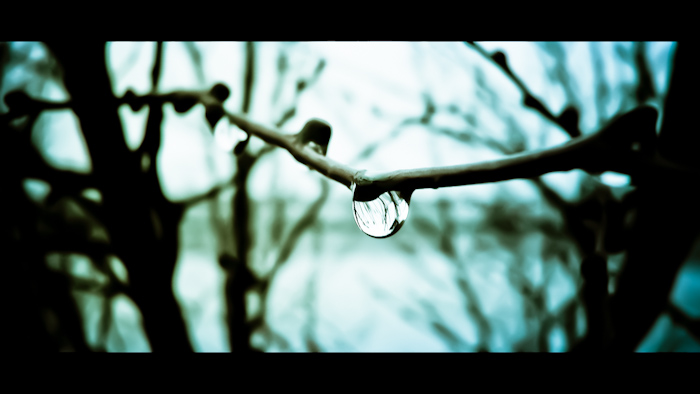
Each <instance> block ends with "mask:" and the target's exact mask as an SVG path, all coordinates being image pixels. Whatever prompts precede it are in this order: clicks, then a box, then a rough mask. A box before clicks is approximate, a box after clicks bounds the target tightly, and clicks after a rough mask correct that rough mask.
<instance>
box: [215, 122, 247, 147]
mask: <svg viewBox="0 0 700 394" xmlns="http://www.w3.org/2000/svg"><path fill="white" fill-rule="evenodd" d="M245 138H246V133H245V131H243V130H241V129H240V128H239V127H238V126H236V125H235V124H231V122H229V120H228V118H227V117H223V118H221V120H219V121H218V122H217V123H216V127H214V141H216V145H217V146H218V147H219V148H221V149H223V150H224V151H226V152H231V151H232V150H233V147H234V146H235V145H236V144H237V143H238V142H239V141H243V140H244V139H245Z"/></svg>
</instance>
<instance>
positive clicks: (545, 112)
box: [466, 41, 581, 138]
mask: <svg viewBox="0 0 700 394" xmlns="http://www.w3.org/2000/svg"><path fill="white" fill-rule="evenodd" d="M466 44H467V45H469V46H470V47H472V48H474V49H475V50H476V51H477V52H479V53H480V54H481V55H483V56H484V57H485V58H487V59H489V60H491V61H492V62H493V63H494V64H495V65H497V66H498V67H499V68H500V69H501V70H502V71H503V73H504V74H506V76H508V78H510V80H511V81H513V83H515V85H516V86H517V87H518V89H520V91H521V92H522V94H523V99H524V103H525V105H526V106H528V107H530V108H532V109H534V110H536V111H537V112H539V113H540V114H542V116H544V117H545V118H547V119H548V120H549V121H551V122H552V123H554V124H555V125H557V126H559V127H560V128H561V129H562V130H564V131H565V132H566V133H567V134H569V136H571V137H572V138H576V137H578V136H580V135H581V132H580V131H579V130H578V128H571V127H567V125H565V124H564V123H563V122H562V120H561V119H560V118H558V117H556V116H554V115H553V114H552V112H551V111H550V110H549V109H547V107H546V106H545V105H544V104H543V103H542V101H540V100H539V99H537V98H536V97H535V96H534V95H533V94H532V93H531V92H530V90H528V88H527V87H526V86H525V84H524V83H523V81H521V80H520V78H518V76H517V75H515V74H513V72H512V71H511V70H510V68H509V67H508V64H507V62H506V58H505V55H503V53H501V52H496V53H495V54H493V55H491V54H489V53H488V52H486V50H485V49H484V48H483V47H482V46H481V45H479V44H477V43H475V42H474V41H467V42H466Z"/></svg>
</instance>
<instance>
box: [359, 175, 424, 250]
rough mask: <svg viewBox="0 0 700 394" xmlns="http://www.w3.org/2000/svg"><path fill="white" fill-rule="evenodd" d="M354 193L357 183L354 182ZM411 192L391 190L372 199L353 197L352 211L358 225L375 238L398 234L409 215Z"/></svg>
mask: <svg viewBox="0 0 700 394" xmlns="http://www.w3.org/2000/svg"><path fill="white" fill-rule="evenodd" d="M351 189H352V192H353V195H354V193H355V184H354V183H353V184H352V187H351ZM409 201H410V193H409V194H406V193H403V192H400V191H393V190H392V191H389V192H385V193H382V194H381V195H380V196H379V197H377V198H376V199H374V200H372V201H356V200H355V199H354V198H353V201H352V212H353V215H354V216H355V223H357V227H359V228H360V230H362V232H364V233H365V234H367V235H369V236H370V237H374V238H386V237H390V236H392V235H394V234H396V233H397V232H398V231H399V230H400V229H401V226H403V223H404V222H405V221H406V218H407V217H408V204H409Z"/></svg>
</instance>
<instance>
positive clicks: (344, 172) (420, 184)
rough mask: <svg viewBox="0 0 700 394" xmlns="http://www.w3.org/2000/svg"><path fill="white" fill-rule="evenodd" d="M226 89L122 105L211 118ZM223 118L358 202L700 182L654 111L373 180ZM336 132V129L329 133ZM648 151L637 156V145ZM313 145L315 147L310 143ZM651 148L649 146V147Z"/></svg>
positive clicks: (302, 144)
mask: <svg viewBox="0 0 700 394" xmlns="http://www.w3.org/2000/svg"><path fill="white" fill-rule="evenodd" d="M221 89H225V90H228V89H227V88H226V87H223V85H220V84H217V85H215V86H214V87H213V88H212V89H211V90H209V91H194V92H192V91H179V92H173V93H168V94H162V95H148V96H143V97H138V96H136V95H134V94H133V93H132V92H127V93H126V94H125V95H124V97H122V98H121V99H118V101H121V102H126V103H128V104H129V105H131V106H132V107H135V109H137V108H138V107H140V106H141V105H144V104H147V103H148V104H151V103H155V102H158V101H161V102H164V101H169V102H173V103H174V105H175V109H176V110H177V111H178V112H185V111H188V110H189V109H190V108H191V107H192V106H194V105H195V104H196V103H198V102H199V103H202V104H203V105H204V106H205V108H206V109H207V112H215V111H221V112H223V106H222V100H221V99H220V98H219V97H217V90H221ZM223 116H226V117H228V119H229V121H230V122H231V123H233V124H235V125H237V126H238V127H240V128H241V129H242V130H243V131H245V132H246V133H248V134H252V135H255V136H256V137H258V138H260V139H262V140H263V141H265V142H267V143H269V144H271V145H274V146H278V147H280V148H283V149H285V150H287V151H288V152H289V153H290V154H291V155H292V156H293V157H294V158H295V159H296V160H297V161H298V162H300V163H302V164H306V165H307V166H309V167H310V168H312V169H314V170H316V171H318V172H320V173H321V174H323V175H324V176H326V177H328V178H331V179H333V180H335V181H336V182H339V183H341V184H343V185H345V186H346V187H348V188H351V187H352V185H353V184H355V185H356V188H355V192H354V198H355V199H356V200H358V201H370V200H373V199H375V198H377V197H378V196H379V195H381V194H382V193H384V192H387V191H391V190H404V191H406V192H412V191H414V190H416V189H427V188H432V189H436V188H439V187H449V186H462V185H471V184H478V183H490V182H500V181H505V180H510V179H519V178H525V179H527V178H534V177H538V176H540V175H544V174H547V173H550V172H557V171H569V170H573V169H577V168H579V169H582V170H585V171H588V172H594V173H595V172H603V171H616V172H620V173H624V174H628V175H632V176H633V177H637V176H640V177H642V178H643V177H645V176H646V175H647V174H648V173H650V172H652V171H662V172H667V173H669V174H674V173H675V174H683V175H684V176H693V177H697V176H698V174H699V173H700V170H699V169H696V168H688V167H683V166H679V165H676V164H673V163H671V162H669V161H667V160H665V159H664V158H663V157H661V156H660V155H659V154H658V153H657V152H656V150H655V147H654V146H653V143H654V142H655V141H654V138H655V134H656V132H655V127H656V118H657V116H658V113H657V111H656V109H654V108H653V107H648V106H642V107H639V108H636V109H634V110H632V111H630V112H628V113H626V114H624V115H622V116H619V117H617V118H615V119H613V120H612V121H611V122H610V123H609V124H608V125H607V126H606V127H604V128H603V129H601V130H599V131H597V132H595V133H592V134H588V135H585V136H581V137H577V138H575V139H573V140H571V141H569V142H567V143H565V144H563V145H559V146H555V147H551V148H546V149H540V150H534V151H530V152H523V153H519V154H514V155H510V156H508V157H506V158H503V159H499V160H493V161H487V162H481V163H473V164H464V165H458V166H450V167H435V168H418V169H409V170H399V171H393V172H388V173H382V174H372V175H370V174H367V173H366V172H365V171H360V170H357V169H354V168H352V167H350V166H347V165H345V164H342V163H338V162H336V161H334V160H332V159H329V158H328V157H326V156H325V155H323V154H322V152H319V149H318V147H317V146H315V145H317V144H315V143H314V141H309V140H308V139H307V138H301V137H303V136H302V134H303V132H304V131H305V130H306V128H307V126H308V125H310V124H311V123H312V122H315V123H316V124H318V123H321V122H319V121H318V120H311V121H309V123H307V126H305V128H304V130H302V133H299V134H286V133H283V132H281V131H279V130H277V129H274V128H270V127H267V126H264V125H261V124H258V123H255V122H253V121H251V120H250V119H248V118H247V117H246V116H244V115H239V114H233V113H228V112H223ZM329 128H330V127H329ZM640 141H641V144H642V145H643V146H642V147H641V148H640V149H639V150H634V149H633V148H632V145H633V143H634V142H640ZM309 142H311V143H309ZM647 144H649V146H647Z"/></svg>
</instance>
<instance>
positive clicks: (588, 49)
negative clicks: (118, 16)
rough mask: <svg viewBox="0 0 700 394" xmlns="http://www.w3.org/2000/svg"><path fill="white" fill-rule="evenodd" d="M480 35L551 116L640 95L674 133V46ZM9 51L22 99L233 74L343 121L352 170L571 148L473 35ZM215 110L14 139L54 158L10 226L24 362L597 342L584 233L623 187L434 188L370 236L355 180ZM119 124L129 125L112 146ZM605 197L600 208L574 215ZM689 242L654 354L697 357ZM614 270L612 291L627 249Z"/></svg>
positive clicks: (268, 113) (300, 115)
mask: <svg viewBox="0 0 700 394" xmlns="http://www.w3.org/2000/svg"><path fill="white" fill-rule="evenodd" d="M476 45H477V46H478V48H482V49H483V50H484V51H485V53H495V52H500V53H502V54H503V55H505V58H507V64H508V67H509V68H510V70H511V71H512V73H513V74H514V75H516V76H517V78H519V79H520V80H521V81H522V83H523V85H524V86H526V87H527V89H529V91H530V92H531V93H532V94H533V95H534V96H535V97H537V98H538V99H539V100H540V101H541V102H542V103H543V104H544V105H545V106H546V107H547V108H548V109H549V110H550V111H551V112H552V113H553V114H560V113H562V112H564V111H565V109H567V108H573V109H575V112H576V114H577V116H578V119H577V126H578V128H579V129H580V132H581V133H583V134H588V133H592V132H594V131H596V130H599V129H600V128H601V127H602V126H603V125H605V124H606V123H607V122H608V121H610V120H611V119H612V118H613V117H614V116H616V115H618V114H620V113H624V112H626V111H629V110H631V109H633V108H635V107H637V106H639V105H640V104H649V105H652V106H654V107H656V108H657V109H658V110H659V111H660V119H659V122H658V125H659V127H660V125H661V124H662V122H663V117H664V108H665V104H666V101H665V100H666V97H667V94H668V91H669V86H670V80H671V73H672V71H673V69H674V53H675V50H676V47H677V44H676V43H672V42H564V43H555V42H537V43H531V42H483V43H477V44H476ZM0 48H1V53H0V57H1V65H2V80H1V83H2V85H1V86H0V97H2V98H6V96H7V93H8V92H13V91H17V90H21V91H24V92H26V93H27V94H28V95H29V96H30V97H32V98H34V99H39V100H45V101H52V102H61V101H65V100H68V99H74V100H75V102H76V105H78V103H79V101H78V100H79V97H86V96H85V94H84V93H80V92H85V91H88V90H89V89H99V88H100V86H102V85H100V84H99V83H92V82H91V80H90V75H84V76H81V75H80V74H79V73H78V72H77V71H71V70H72V69H70V67H71V65H73V67H74V68H73V69H80V67H86V70H88V71H89V70H92V71H90V72H95V73H100V72H101V73H102V74H104V75H105V76H106V77H107V78H108V81H109V85H108V89H111V94H113V95H114V96H116V97H122V96H123V95H124V94H125V93H126V92H127V91H128V90H131V91H133V92H134V93H135V94H137V95H146V94H149V93H170V92H174V91H179V90H201V91H207V90H209V89H210V88H211V87H212V86H213V85H214V84H216V83H223V84H225V85H226V86H227V87H229V88H230V90H231V94H230V96H229V97H228V98H227V99H226V100H225V102H224V107H225V108H226V110H227V111H229V112H232V113H246V114H247V116H248V117H249V118H250V119H252V120H254V121H255V122H258V123H261V124H264V125H269V126H274V127H278V128H279V129H281V130H283V131H285V132H287V133H296V132H298V131H299V130H301V128H302V127H303V125H304V124H305V123H306V122H307V121H308V120H309V119H311V118H320V119H323V120H325V121H326V122H328V123H329V124H330V125H331V126H332V137H331V140H330V144H329V146H328V152H327V156H328V157H329V158H331V159H333V160H335V161H337V162H341V163H345V164H348V165H350V166H352V167H354V168H357V169H367V170H371V171H393V170H399V169H408V168H417V167H435V166H447V165H457V164H464V163H473V162H480V161H484V160H491V159H496V158H500V157H504V156H506V155H509V154H513V153H517V152H521V151H526V150H531V149H538V148H545V147H550V146H554V145H557V144H561V143H564V142H566V141H568V140H569V139H570V138H571V137H570V136H569V135H568V134H567V133H566V132H564V131H563V130H562V129H561V128H559V127H557V126H556V125H555V124H553V123H552V122H551V121H550V120H548V119H546V118H545V117H543V116H542V114H540V113H539V112H537V111H535V110H533V109H532V108H529V107H528V106H525V105H524V104H523V93H522V91H521V90H520V89H519V88H518V86H517V85H516V84H515V83H514V82H513V81H512V80H511V79H510V78H509V77H508V75H507V74H506V73H504V72H503V70H502V69H501V67H499V66H498V65H497V64H496V62H494V61H492V60H491V59H490V58H489V57H488V56H485V55H484V53H482V52H480V51H479V50H477V49H476V48H477V47H476V46H473V45H467V44H465V43H460V42H301V43H292V42H256V43H245V42H203V43H194V42H165V43H159V44H157V43H155V42H112V43H108V44H107V45H106V48H105V47H104V46H103V47H102V48H101V51H102V53H103V57H102V58H100V56H99V54H100V51H99V49H100V48H97V49H95V50H94V51H92V52H89V51H86V52H85V59H88V58H90V56H92V55H91V54H93V53H94V54H95V55H94V56H92V58H90V59H92V60H85V59H79V57H76V56H75V54H76V53H81V52H79V51H78V50H73V52H71V51H70V50H66V49H65V48H57V49H54V48H53V47H52V46H51V45H47V44H44V43H37V42H12V43H2V44H0ZM71 54H73V55H71ZM158 58H159V59H160V60H158V61H157V59H158ZM64 59H66V60H64ZM81 62H83V63H85V64H87V65H84V66H81V64H83V63H81ZM100 64H102V65H103V66H102V67H103V68H106V69H101V70H100V69H99V67H96V66H94V65H98V66H99V65H100ZM89 65H92V66H90V67H92V68H90V69H87V67H88V66H89ZM71 72H72V74H71ZM71 75H72V76H71ZM71 78H72V79H71ZM81 78H82V79H81ZM105 80H107V79H105ZM74 86H77V87H75V88H72V87H74ZM105 86H107V85H105ZM79 94H83V96H79ZM98 96H99V95H98ZM7 101H8V100H6V99H5V100H0V114H2V115H3V116H6V115H7V114H11V113H12V111H11V110H12V108H11V107H12V105H11V103H10V105H8V103H7ZM82 102H84V103H85V104H83V105H84V106H89V105H95V104H94V103H92V104H91V103H89V100H84V99H83V101H82ZM84 108H88V107H84ZM89 108H92V107H89ZM161 111H162V112H161ZM113 112H114V111H113ZM154 112H156V113H158V114H159V115H160V114H162V121H161V122H160V123H158V120H159V118H158V117H157V116H155V115H154ZM205 112H206V111H205V108H204V107H203V106H202V105H200V104H198V105H195V106H194V107H193V108H192V109H191V110H189V111H187V112H185V113H178V112H176V111H175V109H174V107H173V105H172V104H170V103H166V104H165V105H163V106H162V107H161V108H160V109H158V110H154V109H153V108H149V106H148V105H146V106H144V107H143V108H140V109H138V110H136V111H135V110H134V109H133V108H131V107H130V106H129V105H127V104H122V105H121V106H119V107H118V108H117V109H116V113H115V114H114V117H113V119H114V121H112V123H114V124H116V125H117V126H118V124H119V123H121V127H112V126H109V127H104V128H102V127H100V123H99V121H96V122H92V123H87V122H86V121H83V115H82V114H81V113H80V110H78V109H76V110H75V111H73V110H71V109H57V110H51V111H43V112H41V113H36V114H32V113H30V114H29V115H28V116H25V117H23V118H18V119H13V120H12V123H11V124H9V126H7V127H8V128H7V131H6V132H7V133H14V134H13V136H14V135H15V134H16V135H18V136H19V135H21V137H16V138H15V137H13V138H15V140H13V141H15V142H14V143H15V144H16V145H12V146H15V148H12V147H11V149H13V150H15V151H17V152H25V151H26V152H29V153H16V155H20V154H21V155H22V158H21V160H25V161H28V160H34V161H33V162H34V163H43V164H42V170H41V171H39V170H36V169H35V170H32V171H29V170H27V171H26V172H24V171H23V170H22V169H21V168H30V167H27V166H25V167H22V166H23V164H21V163H24V161H21V162H20V163H19V164H14V163H10V165H11V167H10V168H17V171H16V174H14V175H12V176H10V175H8V176H9V177H11V179H10V178H8V180H7V182H6V184H7V185H9V184H12V185H14V186H12V187H14V189H12V187H10V186H8V187H9V188H11V189H12V190H15V191H13V192H11V193H12V196H13V198H14V201H13V204H14V207H13V208H10V209H11V210H12V211H13V212H12V213H10V216H12V217H13V218H15V219H13V220H14V221H12V220H10V221H8V223H9V225H7V226H4V227H5V228H4V230H3V231H5V234H6V237H9V239H10V240H11V243H12V244H13V245H15V246H14V249H13V253H14V255H12V256H11V257H12V259H11V261H8V264H10V265H13V266H16V267H15V268H13V270H15V271H13V273H14V274H16V275H17V278H18V280H17V283H18V286H19V287H18V290H17V292H18V294H19V296H18V298H20V299H21V300H22V301H21V302H20V303H19V304H18V306H17V307H16V309H17V311H16V313H17V314H18V315H17V316H18V319H22V321H24V322H27V323H26V327H25V326H22V325H21V324H20V326H21V327H18V328H17V331H18V333H19V334H17V335H23V337H22V338H24V339H23V340H24V341H28V342H27V344H26V346H27V348H36V349H38V350H53V351H55V350H60V351H76V350H77V351H110V352H123V351H129V352H130V351H136V352H141V351H152V350H154V351H157V350H173V349H180V350H194V351H199V352H228V351H231V350H234V351H265V352H278V351H292V352H307V351H324V352H474V351H489V352H512V351H546V352H564V351H569V350H572V349H573V348H574V346H575V345H576V344H577V343H579V342H580V341H581V340H582V339H583V338H585V336H586V335H587V332H588V327H589V324H588V318H587V313H586V308H585V305H584V303H583V302H582V295H581V289H582V278H581V274H580V264H581V259H582V256H583V249H585V247H586V246H585V242H587V241H585V240H582V237H583V238H585V237H586V236H588V235H587V234H588V233H587V231H593V230H591V228H593V229H594V228H596V223H599V222H600V219H599V217H600V215H599V214H596V213H595V212H599V211H600V210H601V209H602V208H600V207H599V205H600V204H603V203H601V202H600V201H610V202H612V204H614V203H615V202H621V201H624V200H625V196H627V195H628V194H629V193H632V192H634V190H635V186H634V185H633V184H632V183H631V181H630V179H629V177H628V176H625V175H622V174H617V173H612V172H608V173H603V174H598V175H589V174H587V173H585V172H583V171H570V172H565V173H552V174H548V175H545V176H543V177H541V178H539V179H536V180H512V181H507V182H501V183H492V184H483V185H473V186H463V187H453V188H442V189H436V190H433V189H426V190H418V191H416V192H415V193H414V194H413V197H412V199H411V203H410V212H409V215H408V220H407V221H406V223H405V224H404V226H403V227H402V229H401V230H400V231H399V232H398V233H396V234H395V235H393V236H391V237H389V238H386V239H375V238H371V237H369V236H367V235H365V234H364V233H363V232H362V231H361V230H360V229H358V227H357V225H356V224H355V221H354V220H353V212H352V204H351V203H352V195H351V192H350V190H348V189H347V188H346V187H344V186H343V185H341V184H339V183H336V182H333V181H331V180H330V179H327V178H324V177H323V176H321V175H320V174H319V173H317V172H314V171H311V170H309V168H308V167H306V166H304V165H302V164H300V163H298V162H296V161H295V159H294V158H293V157H292V156H291V155H290V154H289V153H288V152H287V151H285V150H283V149H279V148H274V147H270V146H268V145H267V144H265V143H264V142H262V141H261V140H259V139H257V138H256V137H251V138H250V142H249V144H248V146H247V147H246V148H245V150H244V151H243V152H242V153H241V154H239V155H235V154H233V153H232V152H231V150H232V148H233V146H234V145H236V144H237V143H238V142H239V141H240V140H242V139H244V138H245V133H243V132H242V131H240V130H237V128H236V127H235V126H232V125H230V124H228V122H227V120H226V119H222V120H219V121H218V122H216V123H215V125H214V127H212V126H211V125H210V124H208V122H207V117H206V116H205ZM83 113H86V114H89V113H90V112H89V111H87V110H84V112H83ZM86 116H88V115H86ZM117 119H118V121H117ZM154 119H156V120H154ZM104 122H105V124H106V122H109V120H104ZM153 122H155V123H153ZM575 123H576V122H575ZM110 124H111V123H110ZM154 125H155V126H154ZM3 127H5V126H3ZM88 127H90V128H91V129H90V130H89V131H88ZM114 130H116V131H114ZM91 133H92V134H91ZM108 133H121V134H119V136H118V138H117V137H110V138H112V139H111V140H110V141H112V142H110V143H101V142H104V141H105V140H104V139H102V140H101V139H100V138H103V137H101V135H107V134H108ZM104 138H107V137H104ZM149 141H150V142H149ZM153 141H156V142H153ZM20 146H21V147H22V148H20ZM120 149H121V150H120ZM117 151H118V152H121V151H123V153H119V154H116V153H114V154H113V153H112V152H117ZM31 155H34V156H31ZM120 155H121V156H120ZM119 158H124V162H123V163H122V162H121V161H119V160H121V159H119ZM17 160H20V159H17ZM101 163H102V164H101ZM35 167H36V166H35ZM31 168H34V167H31ZM115 174H116V175H115ZM130 174H132V175H130ZM112 179H114V182H115V185H116V186H115V185H110V184H109V183H110V182H111V180H112ZM135 179H141V180H139V181H136V180H135ZM105 180H107V181H105ZM83 181H85V183H84V184H81V182H83ZM13 182H14V183H13ZM90 182H95V183H94V184H95V185H97V186H91V185H92V184H91V183H90ZM104 184H108V185H107V186H99V185H104ZM110 190H112V191H110ZM601 196H603V197H601ZM590 204H593V206H594V208H591V209H587V208H586V209H584V210H583V211H585V212H594V213H592V214H590V217H589V216H586V215H588V213H583V214H582V213H580V212H581V211H576V210H573V208H572V207H584V206H585V207H588V206H589V205H590ZM595 204H598V205H595ZM601 206H602V205H601ZM605 206H607V205H605ZM117 207H122V208H117ZM591 210H592V211H591ZM572 215H574V216H572ZM576 215H578V216H576ZM582 215H583V216H582ZM572 217H573V218H574V219H572ZM625 217H626V216H625ZM586 220H588V221H586ZM620 220H621V221H622V222H624V220H623V219H620ZM625 220H626V219H625ZM574 221H576V222H575V223H574ZM579 222H580V223H579ZM581 223H586V225H582V224H581ZM591 223H592V224H591ZM625 223H626V222H625ZM623 225H624V223H623ZM621 226H622V225H621ZM689 231H695V233H693V234H695V235H692V237H693V240H694V241H692V244H693V245H695V246H694V247H692V248H690V253H689V255H688V256H685V255H684V256H683V261H680V262H679V263H678V267H680V268H678V269H677V270H676V269H674V271H673V273H672V274H673V275H672V276H673V281H672V283H671V284H670V286H671V287H670V288H671V291H670V293H668V294H669V295H668V297H667V299H665V300H664V306H663V308H662V309H661V310H660V312H654V316H653V321H652V323H651V324H650V325H647V326H641V328H640V330H641V331H642V332H641V334H640V335H641V337H640V338H641V339H642V340H641V341H637V342H636V343H635V344H634V346H633V349H634V350H636V351H641V352H656V351H699V350H700V342H699V341H698V336H697V335H698V329H697V319H698V318H699V317H700V242H698V237H697V235H696V234H697V231H696V230H695V229H694V228H693V229H691V230H689ZM149 237H151V238H149ZM613 249H614V250H613ZM143 250H145V251H143ZM141 251H143V252H141ZM607 257H608V261H607V268H608V283H607V291H608V294H609V295H610V296H611V297H612V296H614V295H615V293H616V291H617V290H618V279H619V277H620V275H621V273H622V272H623V271H624V270H625V268H626V263H627V251H626V249H625V248H624V247H619V248H611V250H610V251H609V253H608V254H607ZM143 267H150V268H148V269H146V268H143ZM156 283H157V284H156ZM648 285H649V286H651V287H653V286H654V284H653V283H652V284H648ZM170 290H171V293H170V294H167V295H166V293H168V292H169V291H170ZM23 324H24V323H23ZM30 326H31V327H30ZM161 338H164V339H161ZM20 346H24V345H20Z"/></svg>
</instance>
